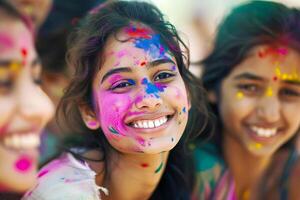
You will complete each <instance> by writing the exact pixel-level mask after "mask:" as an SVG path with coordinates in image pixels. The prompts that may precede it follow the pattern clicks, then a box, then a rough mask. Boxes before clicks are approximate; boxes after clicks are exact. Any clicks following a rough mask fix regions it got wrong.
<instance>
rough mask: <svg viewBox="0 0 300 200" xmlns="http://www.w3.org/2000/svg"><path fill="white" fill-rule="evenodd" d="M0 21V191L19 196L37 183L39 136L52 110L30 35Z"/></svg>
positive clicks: (18, 26)
mask: <svg viewBox="0 0 300 200" xmlns="http://www.w3.org/2000/svg"><path fill="white" fill-rule="evenodd" d="M0 17H1V21H0V38H5V41H7V42H3V40H2V41H1V43H0V52H1V53H0V110H1V116H0V191H1V192H17V193H22V192H24V191H26V190H27V189H29V188H31V187H32V186H33V185H34V183H35V181H36V174H37V167H38V156H39V153H38V146H39V143H40V138H39V136H40V133H41V130H42V129H43V127H44V126H45V125H46V123H47V122H48V121H49V120H50V118H51V117H52V116H53V113H54V107H53V104H52V102H51V101H50V99H49V98H48V97H47V95H46V94H45V93H44V92H43V91H42V90H41V88H40V83H39V80H40V71H41V65H40V63H39V61H38V57H37V54H36V51H35V49H34V42H33V39H32V34H31V32H30V31H29V30H28V29H27V28H26V27H25V25H24V24H23V23H22V22H21V21H17V20H16V19H14V18H10V17H7V16H6V15H5V14H1V16H0Z"/></svg>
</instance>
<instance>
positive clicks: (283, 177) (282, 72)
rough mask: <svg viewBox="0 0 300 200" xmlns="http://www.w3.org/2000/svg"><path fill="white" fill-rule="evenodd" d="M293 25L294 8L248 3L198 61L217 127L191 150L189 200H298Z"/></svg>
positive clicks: (299, 97)
mask: <svg viewBox="0 0 300 200" xmlns="http://www.w3.org/2000/svg"><path fill="white" fill-rule="evenodd" d="M299 22H300V11H299V10H296V9H290V8H287V7H286V6H284V5H282V4H279V3H274V2H264V1H255V2H251V3H248V4H245V5H241V6H239V7H237V8H235V9H234V10H233V11H232V12H231V14H230V15H229V16H228V17H226V18H225V20H224V21H223V23H222V24H221V25H220V27H219V32H218V34H217V37H216V41H215V45H214V49H213V51H212V52H211V54H210V55H209V56H208V57H207V58H206V59H204V61H203V63H202V64H203V65H204V74H203V82H204V86H205V88H206V89H207V90H208V93H209V100H210V103H211V106H212V110H213V111H214V113H215V115H216V129H215V133H214V136H213V138H212V140H211V142H210V143H209V144H206V145H204V146H200V147H199V148H197V149H196V157H197V159H198V161H197V168H198V170H199V173H198V175H197V177H198V186H197V189H196V193H195V196H196V199H241V200H249V199H253V200H254V199H255V200H257V199H275V200H276V199H282V200H283V199H299V198H300V193H299V189H298V188H299V185H300V182H299V180H300V162H299V155H298V152H297V150H296V141H295V139H296V137H297V134H299V129H300V112H299V108H300V37H299V36H300V35H299V33H300V29H299V27H300V26H299ZM203 159H204V160H206V162H204V161H203Z"/></svg>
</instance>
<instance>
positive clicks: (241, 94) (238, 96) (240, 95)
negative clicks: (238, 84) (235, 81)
mask: <svg viewBox="0 0 300 200" xmlns="http://www.w3.org/2000/svg"><path fill="white" fill-rule="evenodd" d="M243 97H244V93H243V92H237V93H236V98H237V99H239V100H240V99H242V98H243Z"/></svg>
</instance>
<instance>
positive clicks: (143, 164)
mask: <svg viewBox="0 0 300 200" xmlns="http://www.w3.org/2000/svg"><path fill="white" fill-rule="evenodd" d="M141 166H142V167H143V168H146V167H149V164H148V163H142V164H141Z"/></svg>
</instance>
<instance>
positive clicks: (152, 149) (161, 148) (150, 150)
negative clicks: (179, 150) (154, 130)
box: [142, 144, 175, 154]
mask: <svg viewBox="0 0 300 200" xmlns="http://www.w3.org/2000/svg"><path fill="white" fill-rule="evenodd" d="M174 146H175V144H169V145H165V146H158V147H155V146H152V147H147V148H144V149H142V151H143V152H144V153H146V154H159V153H162V152H167V151H171V150H172V149H173V148H174Z"/></svg>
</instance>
